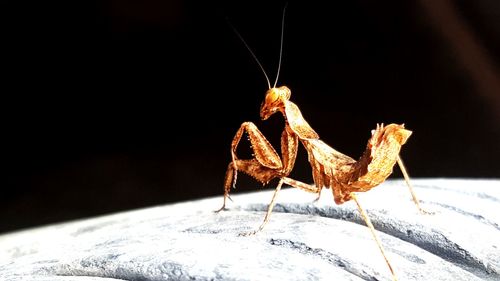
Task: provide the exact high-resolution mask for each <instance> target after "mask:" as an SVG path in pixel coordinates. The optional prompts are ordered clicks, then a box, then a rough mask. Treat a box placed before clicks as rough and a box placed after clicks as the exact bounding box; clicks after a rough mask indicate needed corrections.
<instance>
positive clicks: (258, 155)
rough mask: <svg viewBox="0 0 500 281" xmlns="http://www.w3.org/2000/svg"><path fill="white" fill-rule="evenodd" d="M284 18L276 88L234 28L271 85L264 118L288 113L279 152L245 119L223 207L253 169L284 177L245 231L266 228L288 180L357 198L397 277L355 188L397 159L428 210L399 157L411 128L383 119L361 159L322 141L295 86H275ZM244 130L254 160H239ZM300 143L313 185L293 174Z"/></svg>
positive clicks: (370, 184)
mask: <svg viewBox="0 0 500 281" xmlns="http://www.w3.org/2000/svg"><path fill="white" fill-rule="evenodd" d="M283 22H284V12H283V19H282V27H281V47H280V61H279V66H278V73H277V75H276V80H275V82H274V85H273V87H271V84H270V82H269V78H268V76H267V74H266V72H265V71H264V68H263V67H262V65H261V64H260V62H259V60H258V59H257V57H256V56H255V54H254V53H253V52H252V50H251V49H250V47H249V46H248V44H247V43H246V42H245V40H244V39H243V37H242V36H241V35H240V34H239V33H238V32H237V31H236V30H234V31H235V33H236V34H237V35H238V37H239V38H240V39H241V40H242V42H243V43H244V44H245V46H246V47H247V49H248V50H249V51H250V53H251V54H252V56H253V57H254V59H255V60H256V62H257V63H258V65H259V66H260V68H261V70H262V71H263V72H264V76H265V77H266V80H267V83H268V88H269V89H268V90H267V92H266V95H265V98H264V101H263V102H262V104H261V107H260V117H261V119H262V120H266V119H268V118H269V117H270V116H271V115H273V114H275V113H278V112H279V113H281V114H282V115H283V117H284V121H285V126H284V129H283V132H282V134H281V156H280V155H279V154H278V153H277V152H276V150H275V149H274V148H273V146H272V145H271V144H270V142H269V141H268V140H267V139H266V138H265V137H264V135H263V134H262V133H261V132H260V131H259V129H258V128H257V127H256V126H255V124H254V123H252V122H244V123H242V124H241V126H240V128H239V129H238V131H237V132H236V135H235V136H234V138H233V140H232V143H231V157H232V160H231V162H230V163H229V165H228V167H227V171H226V175H225V180H224V203H223V205H222V207H221V208H220V209H219V210H218V211H221V210H224V209H225V206H226V200H227V198H229V192H230V189H231V186H232V187H233V188H234V187H235V185H236V179H237V175H238V172H243V173H245V174H248V175H250V176H252V177H253V178H255V179H256V180H257V181H259V182H261V183H262V184H267V183H268V182H269V181H271V180H272V179H275V178H278V179H279V183H278V185H277V187H276V190H275V191H274V194H273V197H272V199H271V203H270V204H269V207H268V209H267V213H266V215H265V217H264V221H263V222H262V224H261V225H260V227H259V228H258V229H257V230H255V231H253V232H250V233H248V234H246V235H251V234H255V233H257V232H259V231H261V230H262V229H263V228H264V226H265V225H266V224H267V223H268V222H269V218H270V215H271V212H272V210H273V207H274V205H275V202H276V197H277V195H278V192H279V191H280V189H281V186H282V185H283V184H288V185H290V186H292V187H296V188H298V189H301V190H304V191H307V192H312V193H316V194H317V195H318V199H319V195H320V193H321V190H322V189H323V188H327V189H328V188H331V189H332V192H333V196H334V200H335V203H336V204H342V203H344V202H347V201H350V200H353V201H354V202H355V203H356V205H357V207H358V210H359V212H360V213H361V216H362V217H363V219H364V221H365V222H366V224H367V226H368V227H369V229H370V231H371V234H372V235H373V238H374V239H375V241H376V243H377V245H378V248H379V250H380V251H381V253H382V256H383V257H384V259H385V262H386V263H387V266H388V267H389V270H390V271H391V273H392V277H393V279H394V280H397V278H396V275H395V272H394V270H393V268H392V266H391V264H390V262H389V260H388V258H387V256H386V254H385V252H384V248H383V247H382V244H381V242H380V240H379V238H378V236H377V234H376V233H375V228H374V227H373V225H372V223H371V221H370V218H369V217H368V215H367V213H366V212H365V210H364V209H363V208H362V207H361V205H360V203H359V201H358V199H357V196H356V193H357V192H366V191H368V190H370V189H372V188H374V187H375V186H377V185H379V184H381V183H382V182H384V181H385V180H386V179H387V178H388V177H389V175H390V174H391V173H392V170H393V167H394V165H395V164H396V163H397V164H398V165H399V167H400V169H401V171H402V173H403V175H404V178H405V181H406V184H407V185H408V188H409V190H410V193H411V195H412V198H413V201H414V202H415V205H416V206H417V208H418V210H419V211H420V212H422V213H424V211H423V210H422V209H421V208H420V205H419V200H418V199H417V197H416V195H415V193H414V191H413V188H412V186H411V184H410V179H409V175H408V173H407V171H406V169H405V166H404V165H403V161H402V160H401V157H400V156H399V152H400V149H401V146H402V145H404V144H405V143H406V141H407V140H408V138H409V137H410V135H411V134H412V132H411V131H409V130H407V129H405V128H404V125H398V124H390V125H387V126H384V125H383V124H381V125H379V124H377V127H376V129H375V130H372V136H371V138H370V139H369V140H368V144H367V147H366V149H365V151H364V153H363V154H362V156H361V157H360V158H359V159H358V160H357V161H356V160H354V159H353V158H351V157H349V156H347V155H344V154H342V153H340V152H338V151H337V150H335V149H333V148H332V147H330V146H329V145H327V144H326V143H325V142H323V141H322V140H321V139H320V138H319V136H318V134H317V133H316V132H315V131H314V130H313V129H312V128H311V126H310V125H309V124H308V123H307V121H306V120H305V119H304V117H303V116H302V113H301V112H300V110H299V107H298V106H297V105H296V104H294V103H293V102H291V101H290V95H291V91H290V89H289V88H287V87H286V86H281V87H276V83H277V81H278V76H279V70H280V66H281V56H282V49H283ZM244 133H247V134H248V137H249V140H250V144H251V147H252V150H253V158H251V159H239V158H238V157H237V155H236V149H237V147H238V144H239V142H240V139H241V137H242V136H243V134H244ZM299 142H300V143H301V144H302V145H303V146H304V148H305V149H306V151H307V154H308V159H309V163H310V165H311V168H312V177H313V181H314V184H307V183H304V182H300V181H297V180H294V179H292V178H289V177H288V175H289V174H290V173H291V171H292V169H293V166H294V164H295V160H296V157H297V149H298V144H299ZM218 211H217V212H218Z"/></svg>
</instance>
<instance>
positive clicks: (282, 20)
mask: <svg viewBox="0 0 500 281" xmlns="http://www.w3.org/2000/svg"><path fill="white" fill-rule="evenodd" d="M286 6H288V2H287V3H286V4H285V7H284V8H283V17H282V18H281V43H280V60H279V62H278V72H277V73H276V80H274V85H273V88H276V83H278V77H279V76H280V69H281V57H282V56H283V33H284V30H285V11H286Z"/></svg>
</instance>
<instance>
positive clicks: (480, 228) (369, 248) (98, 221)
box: [0, 179, 500, 281]
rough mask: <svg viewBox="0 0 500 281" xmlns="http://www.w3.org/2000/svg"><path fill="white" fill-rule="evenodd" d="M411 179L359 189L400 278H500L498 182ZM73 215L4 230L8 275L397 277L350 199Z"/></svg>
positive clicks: (252, 197)
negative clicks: (266, 219)
mask: <svg viewBox="0 0 500 281" xmlns="http://www.w3.org/2000/svg"><path fill="white" fill-rule="evenodd" d="M414 185H415V189H416V192H417V195H418V196H419V197H420V199H421V201H422V206H423V207H424V208H425V209H427V210H429V211H432V212H434V214H433V215H420V214H419V213H418V212H417V209H416V208H415V206H414V204H413V202H412V201H411V197H410V194H409V193H408V191H407V188H406V186H405V185H404V183H403V182H402V181H399V180H395V181H388V182H386V183H384V184H383V185H381V186H380V187H377V188H375V189H374V190H372V191H370V192H368V193H365V194H360V195H359V199H360V201H361V204H362V205H363V206H364V207H365V209H367V211H368V213H369V215H370V217H371V219H372V221H373V223H374V225H375V227H376V228H377V229H378V230H379V235H380V237H381V240H382V243H383V245H384V247H385V249H386V252H387V255H388V257H389V259H390V260H391V263H392V265H393V266H394V267H395V270H396V273H397V275H398V277H399V279H400V280H500V212H499V210H500V181H499V180H444V179H443V180H440V179H432V180H431V179H429V180H425V179H421V180H414ZM271 196H272V190H267V191H263V192H256V193H249V194H240V195H233V196H232V197H233V200H234V202H230V204H229V206H228V207H229V210H228V211H225V212H221V213H214V212H213V210H215V209H217V208H218V207H220V204H221V203H222V196H220V197H217V198H209V199H204V200H199V201H193V202H186V203H179V204H173V205H166V206H160V207H152V208H148V209H142V210H135V211H129V212H124V213H118V214H113V215H107V216H102V217H96V218H92V219H87V220H81V221H75V222H68V223H64V224H58V225H51V226H47V227H42V228H37V229H31V230H26V231H22V232H17V233H11V234H6V235H2V236H0V280H36V281H46V280H56V281H57V280H64V281H68V280H75V281H82V280H85V281H89V280H100V281H101V280H389V279H390V273H389V270H388V269H387V266H386V264H385V263H384V260H383V259H382V256H381V254H380V252H379V250H378V248H377V246H376V244H375V242H374V241H373V239H372V237H371V235H370V232H369V231H368V229H367V228H366V227H365V226H364V223H362V221H361V218H360V216H359V214H358V212H357V209H356V207H355V205H354V203H352V202H348V203H345V204H343V205H340V206H338V205H335V204H334V203H333V198H332V195H331V193H330V192H329V190H325V192H324V193H323V194H322V197H321V199H320V200H319V201H318V202H315V203H313V200H314V198H315V196H314V195H313V194H308V193H304V192H303V191H300V190H296V189H284V190H283V191H282V192H281V193H280V195H279V197H278V200H277V202H278V204H277V206H276V208H275V212H274V213H273V215H272V216H271V221H270V223H269V224H268V225H267V227H266V228H265V229H264V231H263V232H261V233H259V234H257V235H255V236H249V237H243V236H239V235H238V234H239V233H242V232H245V231H250V230H253V229H255V228H256V227H258V226H259V224H260V223H261V221H262V219H263V216H264V213H263V211H265V210H266V208H267V204H268V203H269V201H270V199H271Z"/></svg>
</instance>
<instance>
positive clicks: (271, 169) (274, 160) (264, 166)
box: [217, 122, 283, 212]
mask: <svg viewBox="0 0 500 281" xmlns="http://www.w3.org/2000/svg"><path fill="white" fill-rule="evenodd" d="M245 132H246V133H247V134H248V139H249V140H250V144H251V147H252V150H253V156H254V158H253V159H248V160H240V159H238V157H237V156H236V150H237V148H238V144H239V143H240V140H241V137H242V136H243V134H244V133H245ZM231 158H232V160H231V162H230V163H229V165H228V167H227V170H226V176H225V180H224V203H223V205H222V207H221V208H220V209H219V210H217V212H219V211H221V210H224V209H225V207H226V200H227V198H229V192H230V191H231V187H233V188H234V187H235V185H236V179H237V176H238V171H241V172H244V173H245V174H248V175H250V176H252V177H254V178H255V179H256V180H258V181H260V182H262V183H263V184H265V183H268V182H269V181H270V180H272V179H273V178H276V177H279V176H280V175H281V174H282V168H283V163H282V161H281V158H280V156H279V155H278V153H276V150H275V149H274V148H273V147H272V145H271V144H270V143H269V141H268V140H267V139H266V138H265V137H264V135H263V134H262V133H261V132H260V131H259V129H258V128H257V126H255V124H253V123H252V122H244V123H243V124H241V126H240V128H239V129H238V131H237V132H236V134H235V136H234V138H233V141H232V142H231Z"/></svg>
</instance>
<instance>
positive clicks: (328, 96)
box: [0, 0, 500, 232]
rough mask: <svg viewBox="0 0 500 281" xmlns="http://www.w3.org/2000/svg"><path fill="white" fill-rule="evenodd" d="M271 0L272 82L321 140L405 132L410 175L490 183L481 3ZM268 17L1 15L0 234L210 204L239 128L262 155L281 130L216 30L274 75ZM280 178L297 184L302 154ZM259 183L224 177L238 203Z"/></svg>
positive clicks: (166, 10) (59, 10) (352, 146)
mask: <svg viewBox="0 0 500 281" xmlns="http://www.w3.org/2000/svg"><path fill="white" fill-rule="evenodd" d="M288 2H289V3H288V7H287V12H286V19H285V35H284V50H283V63H282V67H281V70H282V71H281V73H280V77H279V81H278V85H281V84H285V85H287V86H289V87H290V88H291V90H292V98H291V99H292V101H294V102H295V103H296V104H298V105H299V107H300V108H301V110H302V113H303V115H304V117H305V118H306V119H307V120H308V122H309V123H310V124H311V125H312V127H313V128H315V130H316V131H317V132H318V133H319V135H320V136H321V138H322V139H324V140H325V141H326V142H327V143H329V144H330V145H332V146H333V147H335V148H336V149H337V150H339V151H342V152H344V153H345V154H347V155H350V156H352V157H354V158H357V157H359V156H360V155H361V153H362V151H363V150H364V147H365V145H366V141H367V139H368V138H369V136H370V130H371V129H373V128H374V127H375V125H376V123H378V122H384V123H405V124H406V127H407V128H409V129H410V130H412V131H414V134H413V136H412V137H411V138H410V140H409V142H408V143H407V145H405V146H404V147H403V151H402V156H403V158H404V159H405V160H406V164H407V166H408V169H409V171H410V174H411V175H412V176H414V177H460V178H464V177H467V178H469V177H473V178H483V177H496V178H498V177H499V176H500V173H499V171H500V163H499V159H500V151H499V143H500V106H499V104H500V103H499V95H500V92H499V91H498V90H500V86H499V85H500V84H499V83H498V82H499V80H500V78H499V76H498V73H499V72H498V69H499V64H500V54H499V50H500V22H499V19H500V12H499V11H500V5H499V2H498V1H488V0H482V1H428V0H422V1H384V2H381V1H375V2H374V1H361V0H359V1H343V2H336V1H335V2H334V3H333V4H332V3H330V4H325V3H323V1H303V2H299V1H288ZM426 3H427V4H426ZM429 3H433V4H430V5H429ZM284 5H285V2H284V1H276V2H271V1H263V2H261V1H204V2H201V1H200V3H197V2H191V1H182V0H163V1H161V0H148V1H139V0H107V1H104V0H103V1H97V2H91V1H37V2H34V3H31V2H26V1H10V2H6V3H4V4H2V6H4V7H3V8H2V14H3V15H2V18H3V19H4V21H5V23H4V24H3V26H4V31H3V32H2V46H3V52H2V53H3V54H2V69H3V71H2V72H3V74H2V76H3V77H2V81H4V82H3V83H2V86H3V90H2V93H3V94H2V96H3V97H2V103H1V104H2V110H1V111H2V121H1V122H2V126H1V130H2V134H1V136H2V140H3V144H2V154H1V161H2V174H1V175H2V176H1V179H0V180H1V195H0V204H1V209H0V232H5V231H11V230H15V229H21V228H26V227H31V226H36V225H42V224H47V223H52V222H60V221H65V220H69V219H75V218H82V217H91V216H94V215H99V214H106V213H110V212H116V211H120V210H128V209H133V208H141V207H146V206H153V205H158V204H166V203H169V202H177V201H183V200H189V199H195V198H202V197H206V196H215V195H218V196H221V203H222V183H223V178H224V173H225V169H226V167H227V164H228V162H229V160H230V154H229V145H230V142H231V139H232V137H233V135H234V133H235V132H236V130H237V129H238V127H239V125H240V124H241V122H243V121H253V122H255V123H256V124H257V126H258V127H259V128H260V129H261V130H262V131H263V133H264V134H265V135H266V136H268V138H269V139H270V140H271V142H272V143H273V144H274V145H275V147H279V136H280V133H281V130H282V127H283V119H282V117H281V116H279V115H276V116H273V117H272V118H271V119H270V120H268V121H266V122H262V121H260V120H259V115H258V114H259V106H260V103H261V100H262V98H263V96H264V92H265V90H266V89H267V83H266V82H265V79H264V76H263V74H262V72H261V71H260V69H259V68H258V66H257V64H256V63H255V61H254V60H253V58H252V57H251V55H250V54H249V52H248V51H247V50H246V48H245V47H244V45H243V44H242V43H241V41H239V39H238V38H237V36H236V35H235V34H234V32H233V31H232V30H231V27H230V24H232V25H233V26H234V27H235V28H236V29H237V30H238V31H239V32H240V33H241V34H242V36H243V37H244V38H245V40H246V41H247V42H248V44H249V45H250V46H251V48H252V49H253V50H254V52H255V54H256V55H257V57H258V58H259V60H260V61H261V62H262V64H263V66H264V68H265V69H266V71H267V73H268V75H269V76H270V79H271V80H273V81H274V79H275V77H276V69H277V64H278V59H279V45H280V29H281V15H282V9H283V7H284ZM448 8H449V9H448ZM450 14H451V15H452V17H451V18H450V16H449V15H450ZM433 15H434V16H433ZM453 19H457V21H454V20H453ZM229 23H230V24H229ZM457 24H458V29H457ZM457 30H458V31H457ZM469 35H470V37H469ZM470 42H473V45H472V47H471V46H470V44H469V43H470ZM478 49H479V55H478V52H477V50H478ZM242 146H247V143H246V142H242ZM240 153H241V154H242V155H248V150H245V149H242V150H241V151H240ZM291 176H292V177H294V178H297V179H300V180H304V181H311V177H310V168H309V167H308V163H307V157H306V155H305V150H304V149H302V148H300V150H299V159H298V162H297V165H296V169H295V170H294V171H293V173H292V175H291ZM397 176H400V174H399V172H398V171H396V170H395V177H397ZM273 183H274V182H273ZM259 186H260V184H258V183H256V182H254V181H252V180H251V179H250V178H248V177H245V176H241V177H240V182H239V183H238V191H239V192H241V191H249V190H256V189H258V187H259ZM238 191H237V192H238ZM332 204H333V203H332ZM217 207H219V206H214V209H216V208H217Z"/></svg>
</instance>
